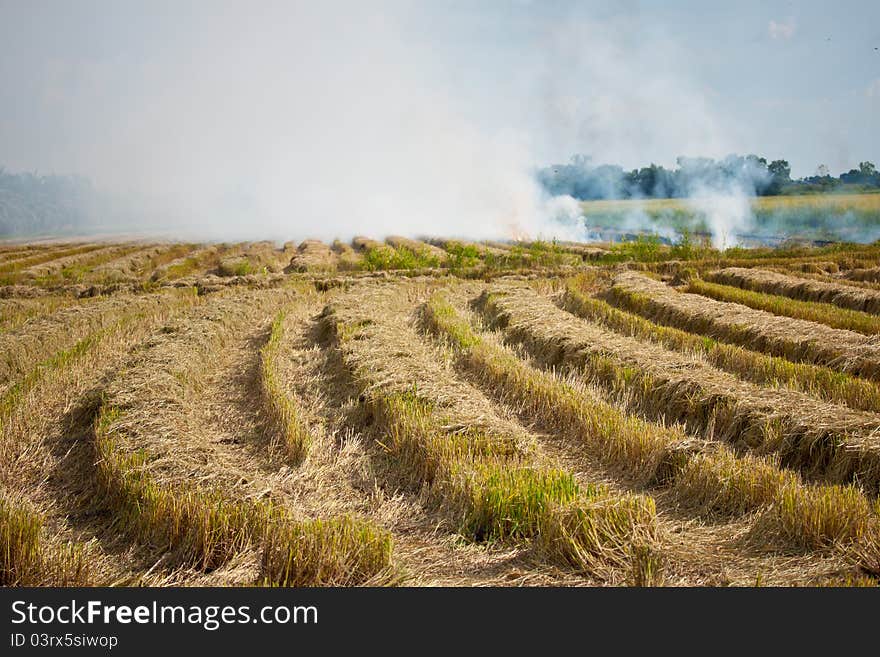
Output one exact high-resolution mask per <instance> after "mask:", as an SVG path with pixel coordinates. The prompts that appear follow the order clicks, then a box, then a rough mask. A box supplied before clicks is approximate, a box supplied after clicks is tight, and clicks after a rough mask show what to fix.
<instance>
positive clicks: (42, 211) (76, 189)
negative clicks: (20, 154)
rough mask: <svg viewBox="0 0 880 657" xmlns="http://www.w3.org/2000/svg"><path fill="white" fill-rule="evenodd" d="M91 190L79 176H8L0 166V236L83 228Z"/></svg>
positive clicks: (17, 174) (89, 184) (90, 206)
mask: <svg viewBox="0 0 880 657" xmlns="http://www.w3.org/2000/svg"><path fill="white" fill-rule="evenodd" d="M95 198H96V196H95V191H94V189H93V188H92V185H91V183H90V182H89V181H88V179H86V178H82V177H80V176H61V175H40V174H38V173H35V172H34V173H30V172H27V173H9V172H7V171H6V170H5V169H4V168H2V167H0V235H14V234H40V233H57V232H59V231H64V230H75V229H77V228H80V227H82V226H84V225H87V224H88V222H89V218H90V214H91V212H90V208H92V207H93V206H94V203H95Z"/></svg>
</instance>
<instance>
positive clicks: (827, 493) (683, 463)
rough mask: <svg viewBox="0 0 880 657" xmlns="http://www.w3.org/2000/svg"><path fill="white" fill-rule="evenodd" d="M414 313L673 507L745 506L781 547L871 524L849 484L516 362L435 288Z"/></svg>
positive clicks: (530, 410) (478, 372)
mask: <svg viewBox="0 0 880 657" xmlns="http://www.w3.org/2000/svg"><path fill="white" fill-rule="evenodd" d="M424 320H425V323H426V325H427V326H428V328H429V330H431V331H432V332H434V333H436V334H438V335H440V336H443V337H445V338H446V339H447V340H448V341H449V342H450V343H451V344H452V345H453V347H454V348H455V349H456V351H457V352H458V353H459V363H460V365H461V367H463V368H464V369H466V370H467V371H469V372H470V373H471V374H472V375H473V377H474V378H475V379H476V380H477V381H478V383H479V384H480V385H481V387H483V388H484V389H486V390H488V391H490V392H491V393H493V394H495V395H497V396H498V397H499V398H501V399H502V400H503V401H504V402H505V403H507V404H509V405H511V406H512V407H514V408H517V409H519V411H520V413H522V414H523V415H525V416H527V417H529V418H530V419H531V420H532V421H533V422H535V423H537V424H538V425H540V426H542V427H543V428H545V429H547V430H548V431H549V432H551V435H554V436H557V438H556V440H557V442H559V441H560V440H561V441H562V442H563V443H566V442H568V443H569V444H570V443H572V442H573V443H575V447H574V449H576V450H578V451H579V452H581V453H582V454H583V455H585V456H586V457H588V458H590V459H595V460H597V461H599V462H601V463H602V464H603V465H604V466H606V467H610V468H611V469H612V472H613V473H617V476H623V477H624V480H625V481H628V482H632V483H635V484H641V485H650V486H656V485H661V486H663V487H664V488H666V489H667V490H668V495H667V497H669V498H670V499H671V500H673V501H674V508H675V509H679V508H683V509H687V510H692V511H694V512H696V513H698V514H699V515H701V516H708V517H718V516H720V517H723V518H733V517H737V516H744V515H747V514H751V515H750V517H751V518H753V520H751V521H748V525H749V530H748V532H749V535H750V536H751V537H752V538H753V539H757V538H759V539H760V542H762V543H764V544H765V545H766V544H767V543H768V542H769V543H770V544H773V543H776V544H777V545H778V546H779V547H780V548H781V549H783V550H785V549H787V548H788V547H790V546H795V547H797V548H806V549H816V548H827V547H830V546H837V547H840V546H846V545H852V544H853V543H854V542H857V541H859V540H861V539H863V538H864V537H865V536H866V535H869V534H870V533H871V532H872V531H876V527H877V523H878V518H877V514H876V512H875V511H874V510H873V509H872V506H871V503H870V502H869V501H868V500H867V499H866V498H865V497H864V495H862V494H860V493H859V492H858V491H857V490H855V489H853V488H851V487H840V486H829V485H818V486H812V485H807V484H805V483H803V482H802V481H801V480H800V479H799V478H798V476H797V475H796V474H794V473H791V472H786V471H783V470H780V469H778V468H777V467H776V466H775V464H774V463H773V461H772V459H766V458H755V457H752V456H744V457H737V456H736V455H734V454H733V453H732V452H731V451H729V450H728V449H727V448H726V447H724V446H722V445H718V444H712V443H706V442H703V441H699V440H694V439H693V438H692V437H690V436H688V435H687V434H685V433H684V432H682V430H681V429H679V428H676V427H667V426H664V425H659V424H654V423H650V422H646V421H644V420H641V419H639V418H637V417H634V416H631V415H628V414H627V413H626V412H625V411H624V410H622V409H621V408H618V407H616V406H614V405H611V404H608V403H607V402H605V401H603V400H602V399H600V398H599V397H598V396H596V395H595V394H594V393H593V392H592V391H590V390H589V389H587V388H584V387H583V386H580V385H578V384H577V383H576V382H575V381H573V380H566V379H563V378H560V377H559V376H557V375H556V374H554V373H552V372H544V371H540V370H537V369H535V368H533V367H532V366H530V365H528V364H527V363H525V362H523V361H521V360H520V359H519V358H518V357H517V356H516V355H515V354H514V353H513V352H511V351H510V350H508V349H506V348H505V347H503V346H502V345H501V344H499V343H498V342H496V341H495V340H494V339H493V338H492V336H491V335H489V334H485V333H481V332H480V331H478V330H477V329H476V328H475V327H474V325H473V324H472V323H471V322H469V321H467V319H465V316H464V314H463V312H462V311H459V310H457V309H456V308H455V307H454V306H453V305H452V304H451V303H450V302H449V301H448V300H447V297H446V294H445V293H439V294H435V295H434V296H433V297H432V298H431V299H430V300H429V302H428V303H427V304H426V306H425V309H424ZM663 507H664V505H663V504H661V506H660V507H659V508H660V510H661V514H660V515H659V516H658V520H659V521H660V522H661V523H670V522H671V523H672V524H675V521H671V520H670V519H668V518H664V516H663V514H662V511H663ZM758 512H759V513H758ZM678 531H681V528H680V527H679V529H678V530H676V533H677V532H678ZM741 549H742V551H744V552H748V549H745V548H744V546H742V547H741ZM718 566H719V564H716V565H715V567H716V568H717V567H718Z"/></svg>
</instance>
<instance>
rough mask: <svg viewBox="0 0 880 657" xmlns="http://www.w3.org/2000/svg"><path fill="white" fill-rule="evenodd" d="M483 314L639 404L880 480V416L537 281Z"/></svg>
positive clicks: (812, 467) (783, 458)
mask: <svg viewBox="0 0 880 657" xmlns="http://www.w3.org/2000/svg"><path fill="white" fill-rule="evenodd" d="M481 306H482V309H483V312H485V313H486V314H487V316H489V317H490V318H491V319H492V321H493V322H495V323H496V324H497V325H499V326H502V327H504V329H505V335H506V336H508V338H509V339H511V340H514V341H516V342H519V343H522V344H523V345H524V346H525V347H526V348H527V349H528V350H529V351H530V352H531V353H532V354H533V355H534V356H535V357H537V358H539V359H540V360H542V361H543V362H544V363H546V364H547V365H551V366H567V367H574V368H576V370H577V371H579V372H580V373H581V374H582V375H583V376H585V377H586V378H587V379H588V380H589V381H592V382H595V383H596V384H599V385H602V386H603V387H605V388H608V389H610V390H611V391H612V392H615V393H617V395H618V396H619V398H620V399H621V400H623V401H626V402H627V403H628V404H629V405H630V407H631V408H632V409H634V410H637V411H638V412H640V413H642V414H644V415H646V416H649V417H652V418H655V419H664V420H665V421H667V422H682V423H684V424H685V425H686V426H688V427H689V428H690V429H691V430H693V431H697V432H700V433H702V434H703V435H704V436H705V437H706V438H707V439H715V440H719V441H721V442H728V443H730V444H732V445H733V446H734V447H735V448H736V449H738V450H750V451H754V452H755V453H758V454H777V455H778V456H779V458H780V462H781V463H782V464H783V465H784V466H786V467H790V468H793V469H798V470H800V471H801V472H803V473H804V474H805V475H806V476H808V477H810V478H820V479H823V480H825V481H828V482H833V483H846V482H850V481H856V482H858V483H859V484H860V485H861V486H863V487H864V488H865V489H866V490H867V491H870V492H871V493H876V492H877V490H878V487H880V437H878V433H880V418H878V417H877V416H876V415H874V414H870V413H862V412H859V411H854V410H851V409H847V408H845V407H841V406H836V405H833V404H827V403H824V402H820V401H818V400H815V399H812V398H810V397H808V396H806V395H803V394H801V393H798V392H795V391H789V390H784V389H768V388H760V387H758V386H755V385H753V384H750V383H747V382H745V381H742V380H740V379H738V378H736V377H734V376H732V375H730V374H728V373H726V372H722V371H720V370H718V369H716V368H714V367H712V366H711V365H708V364H707V363H706V362H704V361H703V360H702V359H701V358H699V357H698V356H697V355H687V354H681V353H677V352H673V351H669V350H667V349H665V348H663V347H661V346H659V345H656V344H652V343H650V342H642V341H640V340H637V339H634V338H631V337H627V336H623V335H619V334H616V333H613V332H611V331H608V330H607V329H604V328H602V327H600V326H597V325H595V324H591V323H589V322H585V321H583V320H581V319H578V318H576V317H573V316H572V315H570V314H569V313H567V312H565V311H563V310H561V309H559V308H558V307H556V305H555V304H554V303H553V302H552V301H551V300H550V299H548V298H546V297H544V296H542V295H540V294H538V293H536V292H535V291H534V290H532V289H531V288H525V287H512V286H507V287H504V286H500V287H498V288H491V289H490V290H488V291H487V293H485V294H484V295H483V296H482V297H481Z"/></svg>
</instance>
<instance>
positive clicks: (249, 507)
mask: <svg viewBox="0 0 880 657" xmlns="http://www.w3.org/2000/svg"><path fill="white" fill-rule="evenodd" d="M640 256H645V257H640ZM675 256H677V257H678V258H680V254H676V253H673V252H672V251H668V252H667V251H662V250H661V251H658V252H651V253H650V254H645V253H643V252H640V251H638V250H637V249H633V248H630V247H627V246H626V245H615V244H601V245H598V244H577V243H570V242H565V243H543V242H529V243H508V242H492V243H486V242H471V241H466V240H460V239H443V238H432V239H412V238H409V237H401V236H382V237H381V239H380V238H379V236H377V237H376V239H373V238H370V237H356V238H354V239H353V240H351V241H341V240H336V241H334V242H322V241H319V240H314V239H307V240H302V241H291V242H286V243H284V244H281V243H273V242H248V243H224V244H220V243H216V244H183V243H171V242H159V241H152V242H140V241H134V240H132V241H128V242H98V241H95V242H89V241H73V240H71V241H66V242H63V243H62V242H52V241H51V240H46V241H41V242H37V243H32V244H26V243H18V244H13V243H9V244H0V585H3V586H58V585H62V586H64V585H85V586H120V585H121V586H204V585H221V586H247V585H265V586H756V585H757V586H761V585H769V586H816V585H822V586H824V585H828V586H876V585H877V584H878V581H880V324H878V323H877V322H878V314H880V296H878V295H880V288H877V287H875V286H876V284H877V281H878V280H880V276H875V274H876V271H877V270H878V268H880V249H878V248H876V247H875V246H856V245H851V246H849V245H835V246H834V248H801V249H798V250H791V249H789V250H787V251H773V250H770V249H759V250H755V251H754V252H749V251H747V250H743V249H739V250H736V252H735V253H709V254H707V253H706V252H699V253H695V254H694V257H693V259H691V260H681V259H675Z"/></svg>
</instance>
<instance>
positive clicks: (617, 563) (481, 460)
mask: <svg viewBox="0 0 880 657" xmlns="http://www.w3.org/2000/svg"><path fill="white" fill-rule="evenodd" d="M402 296H403V295H401V294H399V290H398V291H397V293H395V291H394V290H389V289H387V288H386V289H382V288H373V287H364V288H362V289H360V290H358V291H357V292H352V293H348V294H346V295H345V296H343V297H341V298H339V299H338V300H336V301H334V302H333V303H331V304H330V305H328V306H327V308H326V309H325V312H324V315H323V318H322V321H323V325H324V329H325V331H326V332H327V334H328V335H329V336H330V337H331V339H332V340H333V341H334V343H335V344H336V345H337V347H338V348H339V350H340V354H341V357H342V360H343V362H344V364H345V366H346V367H347V368H348V370H349V371H350V373H351V375H352V377H353V380H354V382H355V384H356V385H357V387H358V389H359V390H360V392H361V395H362V396H363V400H364V401H363V403H364V405H365V407H366V410H367V412H368V413H369V421H372V422H375V423H376V424H377V425H378V427H380V428H381V431H382V433H384V434H385V437H384V438H383V439H382V440H383V443H382V444H383V446H384V447H385V449H386V450H387V451H388V455H389V457H390V458H391V459H392V462H393V463H394V464H395V466H396V471H397V473H398V475H399V476H400V477H401V479H402V481H403V482H404V483H405V484H408V485H409V486H411V487H424V486H427V490H428V496H429V498H430V499H432V500H433V503H434V504H435V505H436V506H438V507H439V508H442V509H443V510H444V511H446V513H448V514H449V516H450V518H451V519H452V521H453V523H454V524H455V525H456V526H457V527H458V530H459V531H460V532H461V533H462V534H463V535H464V536H466V537H468V538H470V539H471V540H475V541H485V540H489V539H500V540H506V541H523V540H525V541H532V542H534V545H535V549H536V550H537V551H538V553H539V554H540V555H542V557H543V558H545V559H549V560H551V561H552V562H555V563H559V564H561V565H564V566H566V567H569V568H574V569H575V570H576V571H578V572H584V573H587V574H592V575H596V574H598V573H600V572H603V571H604V570H605V569H607V568H609V567H616V568H626V569H627V570H633V571H638V572H642V568H643V567H646V568H650V564H652V563H653V558H654V557H649V556H647V555H651V554H652V550H651V544H652V543H653V537H654V505H653V501H652V500H651V499H650V498H644V497H641V496H632V495H620V494H617V493H614V492H612V491H609V490H607V489H605V488H604V487H602V486H599V485H594V484H590V483H580V482H578V481H576V478H575V477H574V476H573V475H572V474H571V473H570V472H567V471H565V470H564V469H560V468H558V467H555V466H554V465H553V464H552V462H548V461H545V460H544V459H542V458H541V457H540V454H538V453H536V452H535V445H534V439H533V438H531V437H530V436H529V434H528V433H527V432H525V431H524V430H523V429H522V428H521V427H519V426H518V425H516V424H513V423H511V422H510V421H509V420H505V419H504V418H502V417H500V416H498V415H497V413H496V412H495V410H494V407H493V405H492V404H491V403H490V402H489V401H488V400H487V399H486V398H485V397H484V396H483V395H482V394H480V393H479V392H478V391H477V390H476V389H474V388H473V387H471V386H469V385H468V384H465V383H464V382H462V381H460V380H459V379H458V378H457V377H456V376H455V375H454V374H453V373H452V372H451V371H450V369H449V368H448V367H447V366H444V365H443V364H442V363H441V362H438V358H437V354H436V352H435V351H434V350H432V349H431V348H430V347H429V346H428V345H426V344H425V343H423V342H422V341H421V340H420V339H419V337H418V334H417V333H416V332H415V330H414V329H413V328H412V327H411V326H410V325H409V322H408V319H409V318H410V316H411V312H408V308H410V309H411V306H412V304H411V303H410V304H407V302H406V299H401V297H402ZM634 564H635V565H634Z"/></svg>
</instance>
